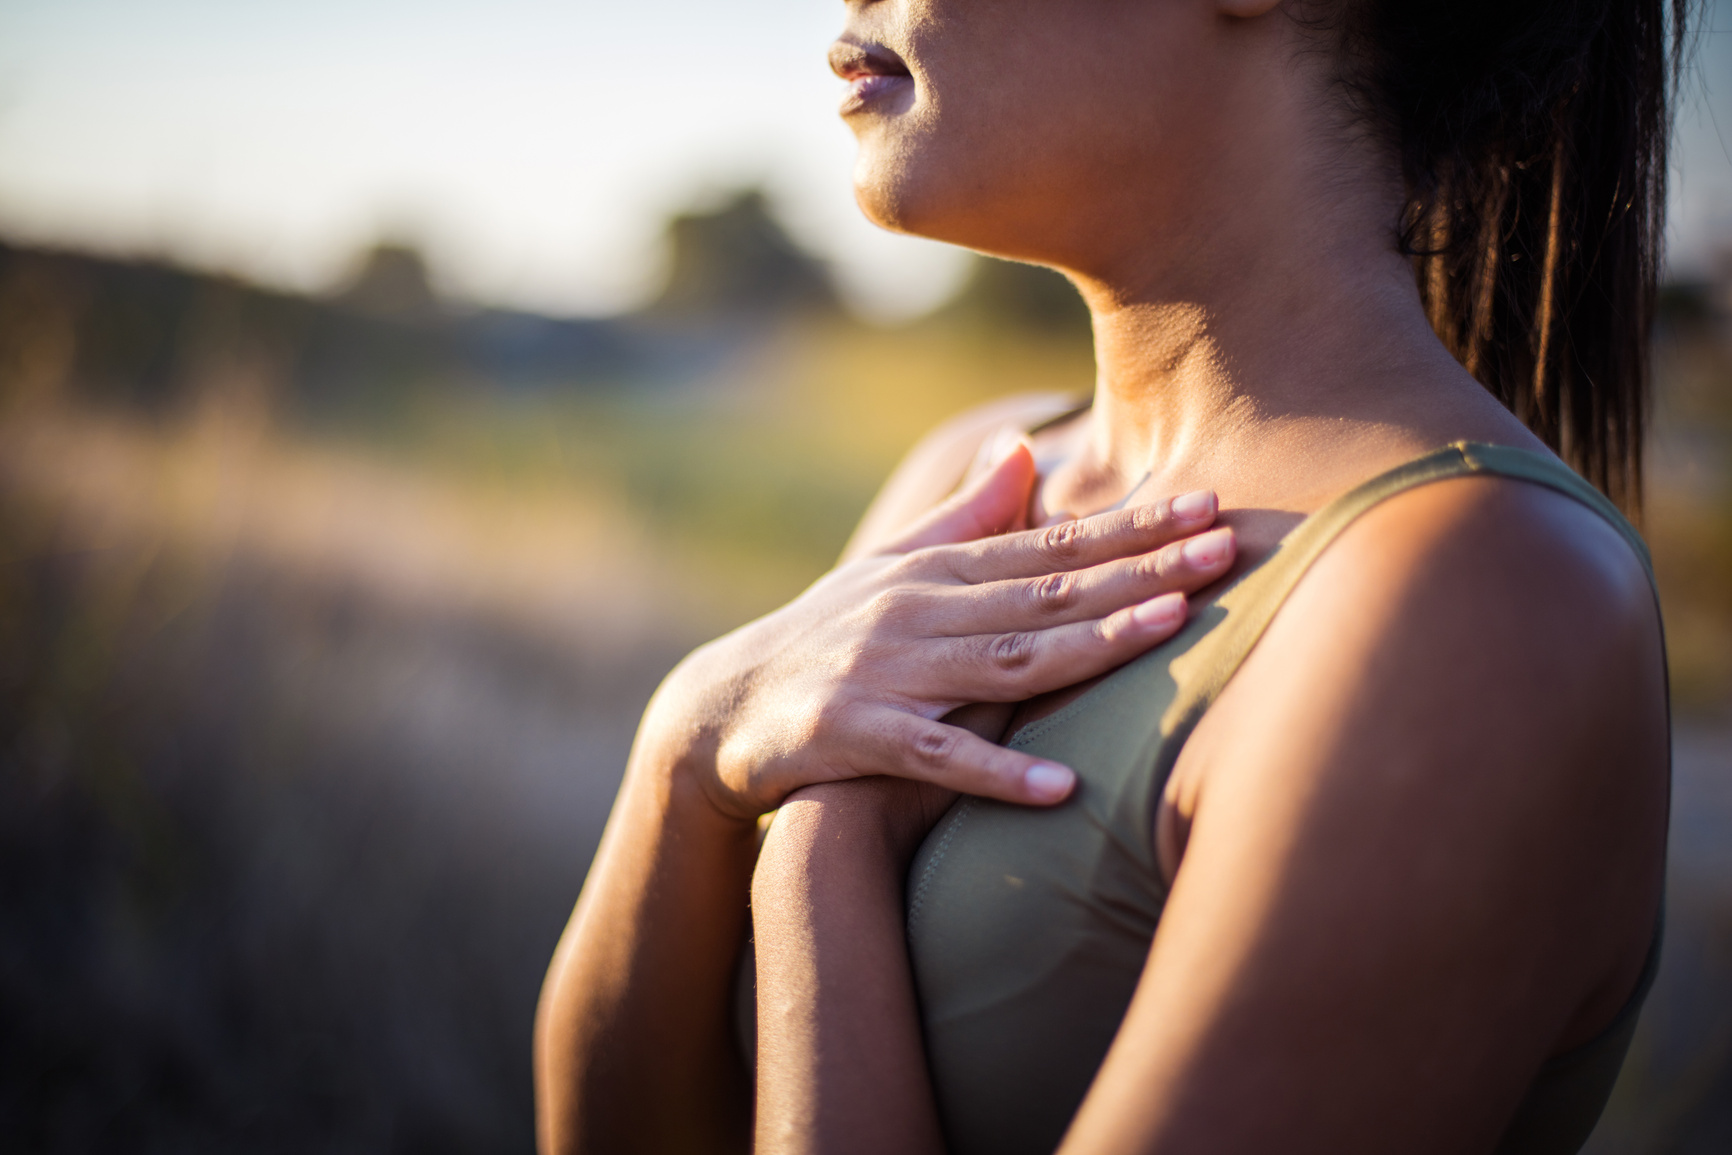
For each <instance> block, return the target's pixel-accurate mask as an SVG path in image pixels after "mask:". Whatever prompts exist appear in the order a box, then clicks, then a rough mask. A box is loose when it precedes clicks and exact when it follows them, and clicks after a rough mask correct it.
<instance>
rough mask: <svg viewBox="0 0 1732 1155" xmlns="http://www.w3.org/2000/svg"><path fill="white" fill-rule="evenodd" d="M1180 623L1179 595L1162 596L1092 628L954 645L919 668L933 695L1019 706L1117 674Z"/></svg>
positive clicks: (978, 638) (1080, 625)
mask: <svg viewBox="0 0 1732 1155" xmlns="http://www.w3.org/2000/svg"><path fill="white" fill-rule="evenodd" d="M1184 624H1185V595H1184V594H1182V593H1166V594H1161V595H1160V596H1159V597H1154V598H1150V599H1149V600H1148V601H1145V602H1140V603H1138V604H1137V605H1134V606H1129V607H1127V608H1125V609H1122V610H1119V611H1117V612H1115V613H1111V614H1108V615H1107V616H1106V617H1104V618H1098V619H1095V620H1093V621H1086V622H1072V623H1070V624H1068V625H1063V626H1055V627H1053V628H1052V629H1047V630H1019V631H1012V632H1009V633H1000V634H977V635H975V636H973V637H968V638H955V639H952V640H951V641H950V642H948V643H943V644H942V648H941V649H939V650H938V651H937V653H936V654H935V655H934V660H933V661H931V662H928V663H926V664H925V666H924V669H925V670H926V671H927V673H926V674H925V677H926V678H929V679H931V681H932V683H933V685H932V687H931V688H930V692H933V693H936V692H937V691H938V688H939V687H942V689H943V693H944V694H945V695H947V696H948V695H954V696H956V697H965V698H968V699H970V700H972V701H978V702H1020V701H1022V700H1023V699H1025V698H1032V697H1034V696H1035V695H1036V694H1044V693H1046V692H1047V691H1049V690H1057V689H1061V688H1062V687H1065V686H1073V685H1075V684H1076V683H1078V682H1084V681H1087V680H1088V679H1090V678H1093V677H1095V676H1096V675H1098V674H1104V673H1106V672H1107V671H1108V670H1112V669H1116V668H1117V667H1119V666H1122V665H1124V664H1125V663H1126V662H1128V661H1130V660H1131V659H1132V658H1135V657H1137V656H1138V655H1140V654H1142V653H1144V652H1145V651H1147V650H1149V649H1151V648H1152V647H1154V646H1156V645H1158V644H1159V643H1161V642H1163V641H1165V640H1166V639H1168V638H1170V637H1172V636H1173V635H1174V634H1176V633H1178V631H1179V629H1180V628H1181V627H1182V626H1183V625H1184ZM921 689H927V687H921Z"/></svg>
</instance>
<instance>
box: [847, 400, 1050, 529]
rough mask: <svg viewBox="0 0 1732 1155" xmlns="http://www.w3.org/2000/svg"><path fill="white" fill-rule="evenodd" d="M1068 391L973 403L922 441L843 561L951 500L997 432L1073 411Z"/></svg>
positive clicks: (868, 516)
mask: <svg viewBox="0 0 1732 1155" xmlns="http://www.w3.org/2000/svg"><path fill="white" fill-rule="evenodd" d="M1076 405H1077V398H1076V396H1075V395H1074V394H1068V393H1019V394H1017V395H1015V396H1012V397H1002V398H998V399H996V400H994V401H989V402H987V403H985V404H983V405H977V406H975V407H974V408H972V409H969V410H966V411H965V412H963V413H960V414H958V415H957V416H955V417H952V418H950V419H949V420H948V421H945V422H944V423H943V424H941V425H939V426H938V427H937V428H935V429H933V430H932V431H931V432H930V433H928V434H927V435H926V436H925V437H922V438H921V439H920V440H919V441H918V442H917V443H916V444H915V446H914V448H913V449H910V450H909V451H908V453H907V454H906V455H905V456H904V457H903V458H902V460H901V462H900V463H898V464H897V466H896V468H895V470H894V471H893V472H892V473H891V474H890V477H889V479H888V480H886V481H885V483H884V486H883V488H881V489H880V490H879V491H878V496H877V497H876V498H874V499H873V501H872V504H871V506H870V507H868V509H867V510H866V514H865V516H864V517H862V518H861V520H860V524H859V526H858V527H857V528H856V529H855V531H854V536H853V537H852V538H850V539H849V542H848V548H847V549H846V550H845V551H844V553H843V556H844V557H852V556H855V555H858V554H860V553H863V552H866V551H868V550H870V549H871V548H872V546H873V544H874V543H876V542H879V541H883V540H885V539H886V538H890V537H893V536H895V535H896V534H897V533H898V532H899V531H900V530H901V529H902V528H903V527H904V526H906V525H908V524H909V523H910V522H913V521H914V520H915V519H917V518H918V517H920V516H921V515H922V514H924V513H925V512H926V511H927V510H929V509H931V508H932V507H933V506H935V505H937V504H938V503H939V502H941V501H943V500H944V499H945V498H946V497H948V496H950V494H951V492H952V491H953V490H955V489H956V487H957V485H958V484H960V483H961V482H962V480H963V479H964V477H966V476H967V474H968V472H969V468H970V466H971V465H972V464H973V463H974V462H975V461H976V459H977V458H978V457H979V456H980V453H981V450H982V449H984V448H985V447H986V446H987V445H988V444H989V443H990V442H992V441H993V440H994V439H995V438H996V437H997V436H998V435H999V434H1000V433H1001V432H1005V431H1012V432H1022V431H1024V430H1028V429H1031V428H1033V427H1034V426H1036V425H1039V424H1040V423H1042V422H1044V421H1049V420H1051V419H1052V418H1054V417H1057V416H1060V415H1061V414H1063V413H1065V412H1067V411H1068V410H1071V409H1074V408H1076Z"/></svg>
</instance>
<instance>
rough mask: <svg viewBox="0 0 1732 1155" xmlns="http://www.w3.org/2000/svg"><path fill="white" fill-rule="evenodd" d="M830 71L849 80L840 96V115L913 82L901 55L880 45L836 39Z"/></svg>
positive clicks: (857, 109) (878, 99)
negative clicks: (845, 92) (843, 93)
mask: <svg viewBox="0 0 1732 1155" xmlns="http://www.w3.org/2000/svg"><path fill="white" fill-rule="evenodd" d="M830 70H831V71H832V72H834V73H835V74H836V75H837V76H840V77H841V78H842V79H843V80H846V81H847V82H848V95H847V96H845V97H843V99H842V108H841V112H842V115H843V116H847V115H849V114H850V113H854V112H859V111H862V110H863V109H865V108H867V107H868V106H870V105H872V104H875V103H877V102H878V101H880V100H882V99H884V98H885V97H887V96H890V95H892V94H894V93H897V92H900V91H902V89H903V87H904V86H905V85H909V84H912V83H914V78H913V77H912V76H910V75H909V73H908V66H907V65H906V64H904V63H902V58H901V57H900V56H898V55H896V54H895V53H894V52H892V51H890V50H889V49H888V48H885V47H884V46H883V45H881V44H855V43H852V42H850V41H846V40H838V41H837V42H836V43H835V44H833V45H832V46H831V47H830Z"/></svg>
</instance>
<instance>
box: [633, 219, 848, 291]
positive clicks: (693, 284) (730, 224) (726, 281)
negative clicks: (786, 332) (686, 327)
mask: <svg viewBox="0 0 1732 1155" xmlns="http://www.w3.org/2000/svg"><path fill="white" fill-rule="evenodd" d="M667 238H668V244H669V247H670V248H671V250H672V260H671V262H670V271H669V274H668V283H667V287H666V288H665V289H663V290H662V293H661V296H660V297H658V298H657V299H656V300H655V302H654V303H653V304H652V305H651V306H650V309H649V311H650V312H651V313H652V314H662V315H667V316H676V317H703V316H714V317H742V316H749V315H754V314H757V315H764V314H777V313H808V314H810V313H828V312H833V311H835V310H836V309H837V307H838V306H837V300H836V291H835V289H834V288H833V287H832V285H831V284H830V277H829V273H828V272H827V271H826V270H825V268H824V265H823V262H821V261H819V260H818V259H817V258H816V257H814V256H812V255H811V254H810V253H807V252H806V251H805V250H804V249H802V248H801V247H800V246H799V245H798V244H797V243H795V241H794V240H793V238H791V237H790V236H788V233H787V231H786V230H785V229H783V228H782V226H781V224H780V223H779V222H777V220H776V218H775V217H774V216H772V215H771V213H770V208H769V203H768V201H767V200H766V199H765V197H764V194H763V193H762V192H761V191H759V190H756V189H748V190H746V191H744V192H741V193H738V194H737V195H735V196H734V197H733V198H732V199H731V200H729V201H727V202H726V203H724V204H723V205H722V206H721V207H720V208H717V209H715V210H713V211H711V212H701V213H699V212H693V213H684V214H681V215H680V216H676V217H674V218H673V219H672V220H671V221H669V222H668V226H667Z"/></svg>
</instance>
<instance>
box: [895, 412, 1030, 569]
mask: <svg viewBox="0 0 1732 1155" xmlns="http://www.w3.org/2000/svg"><path fill="white" fill-rule="evenodd" d="M1037 476H1038V475H1037V473H1036V472H1035V468H1034V454H1033V453H1032V452H1031V451H1030V447H1029V442H1028V438H1026V437H1018V438H1016V439H1015V440H1013V441H1011V442H1010V444H1009V446H1008V447H1007V448H1005V449H1002V450H1001V451H1000V452H999V454H998V457H997V458H996V459H995V460H994V461H993V462H992V464H991V465H989V466H987V468H986V470H985V472H983V473H982V474H981V475H980V476H979V477H976V478H975V479H974V480H973V481H971V482H969V483H968V484H967V485H965V486H964V487H963V488H962V491H961V492H959V493H957V494H956V495H955V496H954V497H952V498H950V499H949V500H948V501H946V502H945V503H944V504H942V505H940V506H938V507H937V508H936V509H934V510H932V512H930V513H928V514H927V515H926V516H925V517H923V518H921V519H920V520H919V521H917V522H915V523H914V524H913V525H912V526H910V527H909V528H908V530H907V532H906V533H904V534H903V535H902V536H901V537H898V538H896V539H895V540H894V541H892V542H890V543H889V544H888V545H886V546H885V547H884V550H883V552H885V553H910V552H912V551H914V550H917V549H923V548H925V547H926V546H929V545H949V544H952V543H954V542H961V541H975V540H977V539H979V538H983V537H992V536H994V535H996V534H1001V533H1004V532H1006V531H1008V530H1012V529H1017V528H1020V527H1021V526H1022V524H1023V522H1024V521H1026V520H1027V517H1028V502H1029V498H1030V496H1031V495H1032V493H1033V491H1034V483H1035V480H1036V478H1037Z"/></svg>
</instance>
